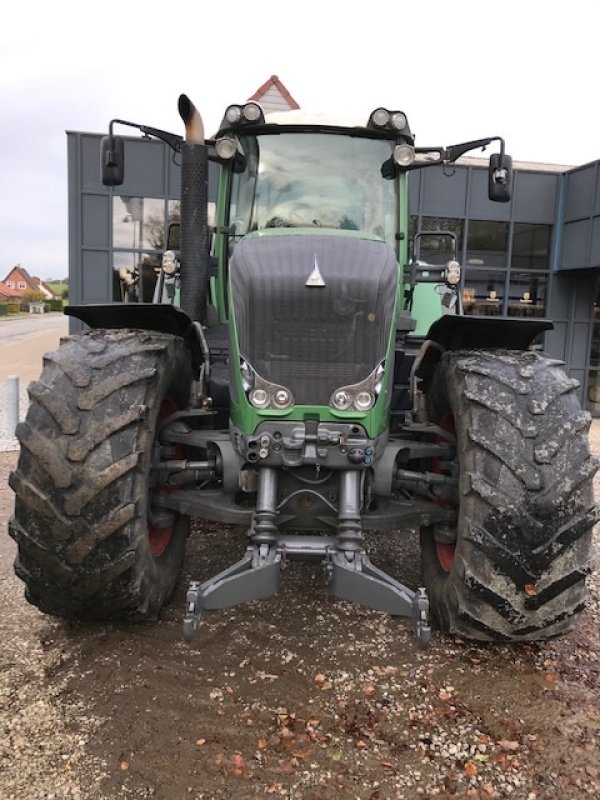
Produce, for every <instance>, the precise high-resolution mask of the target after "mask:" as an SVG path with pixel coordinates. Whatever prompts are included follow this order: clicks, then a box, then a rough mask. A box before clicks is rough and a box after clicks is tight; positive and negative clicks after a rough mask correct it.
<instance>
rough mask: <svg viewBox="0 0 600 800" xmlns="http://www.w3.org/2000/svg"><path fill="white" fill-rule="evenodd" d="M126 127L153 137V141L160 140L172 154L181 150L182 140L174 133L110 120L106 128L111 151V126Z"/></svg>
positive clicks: (122, 120) (120, 120)
mask: <svg viewBox="0 0 600 800" xmlns="http://www.w3.org/2000/svg"><path fill="white" fill-rule="evenodd" d="M116 124H118V125H127V126H128V127H129V128H137V129H138V130H139V131H141V132H142V133H143V134H144V136H154V138H155V139H160V140H161V141H162V142H165V144H167V145H168V146H169V147H170V148H171V149H172V150H173V151H174V152H176V153H179V151H180V150H181V143H182V142H183V138H182V137H181V136H177V134H175V133H169V132H168V131H163V130H160V128H151V127H150V126H148V125H140V124H139V123H137V122H129V121H128V120H126V119H111V121H110V124H109V126H108V136H109V138H110V145H111V150H112V142H113V125H116Z"/></svg>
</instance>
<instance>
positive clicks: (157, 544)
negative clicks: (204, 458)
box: [148, 397, 183, 558]
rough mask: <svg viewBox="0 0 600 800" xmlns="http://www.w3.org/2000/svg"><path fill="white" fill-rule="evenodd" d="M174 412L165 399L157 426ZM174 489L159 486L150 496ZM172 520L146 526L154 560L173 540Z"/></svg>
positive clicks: (177, 455)
mask: <svg viewBox="0 0 600 800" xmlns="http://www.w3.org/2000/svg"><path fill="white" fill-rule="evenodd" d="M176 411H177V404H176V403H175V401H174V400H173V399H172V398H171V397H165V399H164V400H163V401H162V403H161V406H160V411H159V412H158V420H157V426H160V424H161V422H163V421H164V420H165V419H167V417H170V416H171V414H174V413H175V412H176ZM182 449H183V448H182V447H181V445H177V446H176V448H175V453H174V458H180V457H181V453H182ZM176 488H177V487H176V486H161V487H159V488H157V489H154V490H153V491H152V494H154V495H160V494H170V492H173V491H175V490H176ZM174 519H175V517H174V516H173V522H171V523H170V524H169V525H165V526H162V527H160V528H159V527H158V526H156V525H149V526H148V544H149V546H150V552H151V553H152V555H153V557H154V558H160V557H161V556H162V555H163V553H164V552H165V550H166V549H167V547H168V546H169V543H170V541H171V539H172V538H173V531H174V529H175V525H174Z"/></svg>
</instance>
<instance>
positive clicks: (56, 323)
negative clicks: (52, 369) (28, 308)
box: [0, 314, 69, 384]
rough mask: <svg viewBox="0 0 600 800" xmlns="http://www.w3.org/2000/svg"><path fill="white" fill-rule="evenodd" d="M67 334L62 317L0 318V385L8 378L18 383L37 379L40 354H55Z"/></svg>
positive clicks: (59, 315) (67, 319)
mask: <svg viewBox="0 0 600 800" xmlns="http://www.w3.org/2000/svg"><path fill="white" fill-rule="evenodd" d="M68 332H69V318H68V317H66V316H64V314H32V315H30V316H27V317H17V318H16V319H11V318H10V317H9V318H5V317H2V318H0V343H1V346H0V384H4V381H5V380H6V378H7V377H8V376H9V375H18V376H19V378H20V379H21V383H29V382H30V381H33V380H35V379H36V378H39V376H40V373H41V371H42V357H43V355H44V353H48V352H50V351H52V350H56V348H57V347H58V346H59V344H60V338H61V336H66V335H67V334H68Z"/></svg>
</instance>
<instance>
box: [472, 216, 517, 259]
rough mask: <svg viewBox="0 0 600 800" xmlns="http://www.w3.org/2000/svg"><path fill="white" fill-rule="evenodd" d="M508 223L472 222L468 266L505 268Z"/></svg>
mask: <svg viewBox="0 0 600 800" xmlns="http://www.w3.org/2000/svg"><path fill="white" fill-rule="evenodd" d="M507 249H508V222H490V221H484V220H476V219H474V220H471V221H470V222H469V233H468V236H467V266H468V265H471V266H474V267H504V266H506V262H507Z"/></svg>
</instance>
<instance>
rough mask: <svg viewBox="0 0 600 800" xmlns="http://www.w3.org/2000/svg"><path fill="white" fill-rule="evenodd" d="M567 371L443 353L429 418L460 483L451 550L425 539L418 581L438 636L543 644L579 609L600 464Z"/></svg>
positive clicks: (514, 359)
mask: <svg viewBox="0 0 600 800" xmlns="http://www.w3.org/2000/svg"><path fill="white" fill-rule="evenodd" d="M561 363H562V362H558V361H554V360H552V359H549V358H547V357H545V356H543V355H540V354H538V353H535V352H514V351H493V352H484V351H481V352H479V351H469V352H459V353H445V354H444V355H443V357H442V359H441V361H440V363H439V365H438V367H437V369H436V373H435V374H434V377H433V380H432V383H431V386H430V388H429V391H428V395H427V402H428V410H429V415H430V419H432V420H433V421H436V422H438V423H440V424H441V425H442V426H443V427H445V428H446V429H447V430H448V429H452V428H454V430H455V433H456V440H457V458H456V462H455V464H454V471H455V473H456V474H458V476H459V490H458V503H459V510H458V526H457V540H456V545H455V546H453V545H448V544H443V543H439V542H438V543H436V542H435V541H434V533H433V530H432V529H430V528H425V529H423V530H422V532H421V551H422V567H423V578H424V581H425V585H426V586H427V589H428V592H429V599H430V603H431V608H432V612H433V614H434V616H435V617H436V618H437V620H438V622H439V624H440V626H441V628H442V629H443V630H446V631H449V632H452V633H456V634H459V635H461V636H465V637H467V638H471V639H478V640H532V639H543V638H546V637H549V636H553V635H556V634H559V633H562V632H563V631H565V630H566V629H567V628H568V627H569V626H570V624H571V622H572V620H573V618H574V616H575V615H576V614H577V612H578V611H580V610H581V608H582V607H583V604H584V597H585V577H586V574H587V573H588V572H589V571H590V569H591V533H592V526H593V524H594V523H595V522H596V520H597V519H598V512H597V508H596V506H595V504H594V500H593V490H592V478H593V476H594V473H595V472H596V470H597V468H598V462H597V460H596V459H594V458H592V457H591V456H590V453H589V448H588V441H587V431H588V428H589V424H590V417H589V415H588V414H587V413H584V412H583V411H582V410H581V408H580V405H579V401H578V399H577V389H578V382H577V381H575V380H572V379H570V378H568V377H567V376H566V375H565V373H564V372H563V370H562V369H561ZM444 469H445V470H446V471H447V470H448V466H445V467H444Z"/></svg>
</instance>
